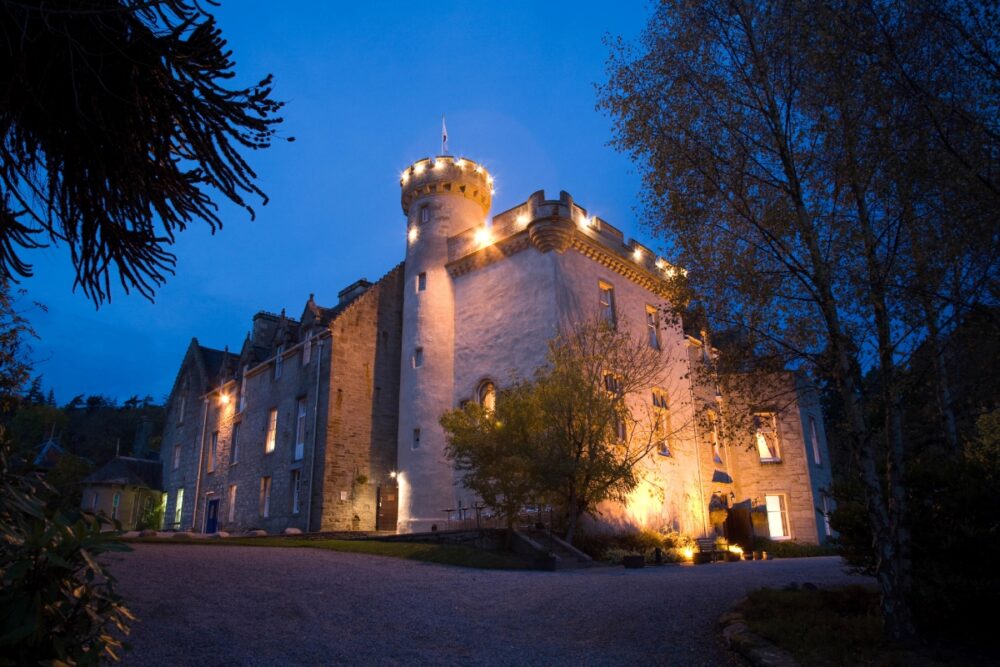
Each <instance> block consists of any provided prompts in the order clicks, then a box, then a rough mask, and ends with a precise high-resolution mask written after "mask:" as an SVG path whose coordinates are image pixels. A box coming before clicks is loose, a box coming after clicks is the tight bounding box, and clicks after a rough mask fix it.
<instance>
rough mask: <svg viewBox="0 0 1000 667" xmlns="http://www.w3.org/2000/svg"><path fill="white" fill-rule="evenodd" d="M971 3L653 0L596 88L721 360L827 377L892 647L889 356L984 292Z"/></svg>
mask: <svg viewBox="0 0 1000 667" xmlns="http://www.w3.org/2000/svg"><path fill="white" fill-rule="evenodd" d="M968 7H971V5H965V4H963V3H930V2H926V3H925V2H914V3H902V4H900V3H895V4H893V3H889V4H880V3H872V2H837V3H832V4H831V3H820V2H778V3H754V2H740V1H737V0H714V1H711V2H707V3H702V2H698V3H695V2H688V1H687V0H675V1H673V2H666V3H663V4H662V5H660V6H659V7H658V9H657V10H656V11H655V13H654V16H653V17H652V19H651V21H650V23H649V26H648V27H647V30H646V31H645V33H644V34H643V37H642V38H641V41H640V44H639V45H638V46H636V47H633V46H630V45H627V44H624V43H621V42H619V43H616V44H614V45H613V51H612V56H611V59H610V61H609V66H608V69H609V81H608V83H607V84H606V85H604V86H603V88H602V91H601V95H602V100H601V105H602V107H603V108H604V109H605V110H607V111H608V112H609V113H610V114H611V115H612V117H613V118H614V122H615V131H616V140H615V143H616V145H617V146H618V147H619V148H620V149H621V150H624V151H628V152H630V153H631V154H632V155H633V157H634V158H635V159H636V160H637V161H638V162H639V163H640V165H641V169H642V171H643V177H644V183H645V191H644V195H643V203H644V206H645V208H646V209H647V217H648V218H649V219H650V220H652V221H653V222H652V226H653V228H654V229H655V230H656V231H657V232H659V233H661V234H662V235H663V236H664V238H665V239H666V240H667V242H668V243H670V244H671V245H672V246H673V247H674V248H675V249H676V251H677V252H678V253H679V255H680V256H679V258H678V259H679V263H681V264H682V265H684V266H686V267H687V268H688V269H689V270H690V273H689V277H690V283H691V288H692V290H693V292H694V293H695V294H697V295H699V296H698V298H699V302H698V303H699V305H700V306H701V307H702V308H703V309H704V311H705V313H706V314H707V317H708V320H709V322H710V323H711V324H712V326H713V328H714V329H716V330H720V331H722V330H726V331H734V332H735V333H736V334H737V336H735V337H733V340H738V341H739V342H740V345H734V346H730V347H728V348H727V349H726V350H724V352H725V354H724V355H723V359H724V360H726V359H727V358H728V362H727V363H729V364H732V365H733V366H735V367H737V368H740V367H743V366H745V365H746V364H747V360H748V359H755V358H761V357H763V358H765V359H768V360H771V361H772V362H773V361H780V362H781V363H780V364H779V365H782V366H791V367H793V368H799V369H803V370H807V371H811V372H812V373H813V375H814V376H815V377H816V379H817V380H818V381H819V382H820V383H824V382H829V383H830V385H831V386H832V387H834V388H835V390H836V392H837V397H838V402H839V408H840V410H841V411H842V413H843V416H844V420H845V422H846V433H847V439H848V451H849V452H850V457H851V465H852V467H853V469H854V470H855V471H857V475H858V477H857V479H858V480H859V481H860V483H861V486H862V489H863V496H864V503H863V504H864V513H865V516H866V520H867V521H868V523H869V525H870V527H871V534H872V536H873V537H872V539H873V545H872V546H873V553H874V555H875V563H876V567H875V573H876V577H877V579H878V582H879V585H880V587H881V593H882V610H883V613H884V616H885V620H886V629H887V634H888V636H889V637H890V638H891V639H893V640H897V641H904V642H905V641H909V640H912V639H913V637H914V628H913V623H912V614H911V610H910V607H909V602H910V599H911V596H910V593H911V587H912V578H911V569H910V557H911V554H910V546H909V545H910V532H909V531H910V515H909V511H908V500H909V499H908V497H907V492H906V489H907V486H906V477H905V474H906V473H905V470H906V460H907V457H908V453H909V451H910V443H909V442H908V441H907V438H906V435H905V429H904V414H903V410H902V408H901V396H902V388H903V386H904V384H905V381H906V380H905V377H906V376H905V373H904V372H903V370H904V369H905V368H906V366H907V363H908V360H909V357H910V355H911V354H912V353H913V352H914V351H915V350H916V349H918V348H919V347H920V346H921V344H922V343H923V342H925V341H928V342H930V344H931V345H932V346H933V345H937V346H938V349H939V350H940V349H941V347H942V337H943V335H945V333H946V332H947V331H948V330H949V329H951V330H953V329H954V328H955V327H957V326H958V325H959V324H960V323H961V322H962V320H963V318H965V317H967V316H968V315H969V314H970V313H971V312H972V311H974V310H976V309H978V308H981V307H982V305H983V304H984V303H985V304H989V303H990V302H991V301H992V302H995V299H996V296H997V290H996V285H997V258H998V257H1000V252H998V250H1000V238H998V234H997V231H996V227H995V219H996V214H997V209H998V203H1000V198H998V197H997V193H998V192H1000V189H998V188H997V185H998V178H1000V171H998V170H997V169H996V168H995V160H996V155H997V154H998V151H1000V133H998V132H997V129H998V128H997V116H996V114H995V110H996V109H997V108H998V103H1000V99H998V95H1000V93H998V90H1000V87H998V86H997V85H996V83H997V82H998V81H1000V77H998V74H1000V69H998V68H997V67H996V63H997V62H998V60H997V57H996V56H997V45H998V41H997V26H998V23H997V22H996V21H995V20H993V21H989V20H986V21H983V20H982V19H983V18H989V16H993V17H994V19H995V16H996V11H995V5H994V4H991V3H986V4H985V5H983V7H988V8H986V9H984V10H983V12H982V13H979V12H978V10H969V11H967V8H968ZM970 16H971V18H970ZM935 357H936V358H938V359H940V358H942V357H941V354H940V353H935ZM937 375H938V378H937V382H936V384H937V391H938V394H939V396H940V397H941V398H942V401H943V402H947V393H948V392H947V390H946V388H945V385H944V384H943V380H944V379H945V377H946V376H945V374H944V373H943V372H942V371H940V370H939V371H938V372H937ZM863 376H867V377H868V378H871V379H872V380H874V382H873V384H869V385H866V384H865V383H864V382H863V381H862V377H863ZM870 388H871V389H874V391H869V389H870ZM942 407H943V410H942V425H941V429H942V432H945V431H946V430H947V428H948V426H947V422H948V418H947V416H946V408H947V406H946V405H943V406H942ZM953 440H954V439H953Z"/></svg>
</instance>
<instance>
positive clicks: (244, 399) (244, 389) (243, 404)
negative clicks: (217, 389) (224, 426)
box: [239, 368, 247, 412]
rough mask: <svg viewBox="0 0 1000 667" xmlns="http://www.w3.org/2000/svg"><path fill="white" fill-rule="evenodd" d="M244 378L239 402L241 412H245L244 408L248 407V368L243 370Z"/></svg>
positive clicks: (241, 379) (241, 381)
mask: <svg viewBox="0 0 1000 667" xmlns="http://www.w3.org/2000/svg"><path fill="white" fill-rule="evenodd" d="M243 373H244V375H243V377H242V378H240V400H239V411H240V412H243V408H245V407H246V406H247V377H246V368H244V369H243Z"/></svg>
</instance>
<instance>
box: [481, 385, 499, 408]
mask: <svg viewBox="0 0 1000 667" xmlns="http://www.w3.org/2000/svg"><path fill="white" fill-rule="evenodd" d="M476 396H477V398H478V399H479V404H480V405H481V406H483V408H485V409H486V411H487V412H494V411H495V410H496V409H497V388H496V386H495V385H494V384H493V381H492V380H483V381H482V382H480V383H479V389H478V390H477V391H476Z"/></svg>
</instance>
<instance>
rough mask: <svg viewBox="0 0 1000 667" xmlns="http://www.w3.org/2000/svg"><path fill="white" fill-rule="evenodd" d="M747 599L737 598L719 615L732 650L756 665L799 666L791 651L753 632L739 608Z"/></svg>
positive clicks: (723, 631) (723, 633)
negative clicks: (727, 609)
mask: <svg viewBox="0 0 1000 667" xmlns="http://www.w3.org/2000/svg"><path fill="white" fill-rule="evenodd" d="M746 601H747V599H746V598H741V599H739V600H737V601H736V602H735V603H734V604H733V606H732V607H730V609H729V611H727V612H725V613H724V614H722V616H720V617H719V629H720V630H721V632H722V639H723V640H724V641H725V643H726V646H727V647H728V648H729V650H730V651H733V652H734V653H737V654H739V655H740V656H742V657H743V658H744V659H745V660H747V661H748V662H749V663H750V664H751V665H753V666H754V667H799V664H800V663H799V662H798V661H797V660H795V658H793V657H792V654H791V653H788V652H787V651H784V650H782V649H780V648H778V647H777V646H775V645H774V644H772V643H771V642H769V641H767V640H766V639H764V638H763V637H761V636H760V635H758V634H756V633H755V632H752V631H751V630H750V626H749V625H748V624H747V620H746V618H745V617H744V616H743V614H742V613H741V612H740V611H738V609H739V608H740V607H741V606H742V605H743V603H745V602H746Z"/></svg>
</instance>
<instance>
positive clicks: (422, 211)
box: [420, 206, 431, 222]
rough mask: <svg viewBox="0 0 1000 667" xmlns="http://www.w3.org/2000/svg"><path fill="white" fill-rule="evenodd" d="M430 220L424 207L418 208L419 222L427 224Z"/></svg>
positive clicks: (429, 214)
mask: <svg viewBox="0 0 1000 667" xmlns="http://www.w3.org/2000/svg"><path fill="white" fill-rule="evenodd" d="M430 219H431V212H430V209H428V208H427V207H426V206H421V207H420V222H429V221H430Z"/></svg>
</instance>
